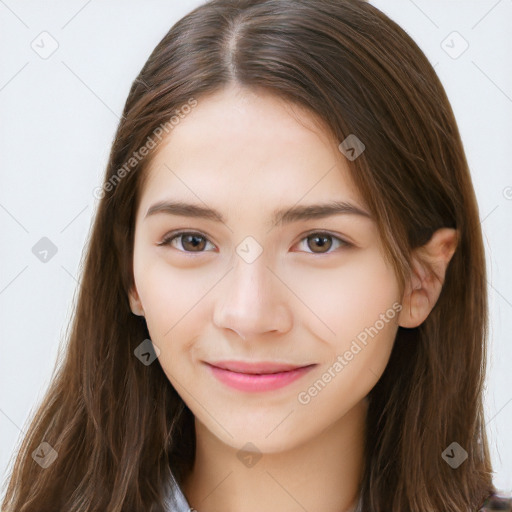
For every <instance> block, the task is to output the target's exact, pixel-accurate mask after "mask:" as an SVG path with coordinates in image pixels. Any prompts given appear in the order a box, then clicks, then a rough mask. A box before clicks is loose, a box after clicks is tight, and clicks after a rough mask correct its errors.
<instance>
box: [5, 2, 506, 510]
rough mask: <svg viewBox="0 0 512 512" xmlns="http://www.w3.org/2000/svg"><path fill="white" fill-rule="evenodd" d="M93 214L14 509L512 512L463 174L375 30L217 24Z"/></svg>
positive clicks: (186, 40)
mask: <svg viewBox="0 0 512 512" xmlns="http://www.w3.org/2000/svg"><path fill="white" fill-rule="evenodd" d="M96 192H97V193H96V195H97V197H100V198H101V201H100V203H99V207H98V211H97V215H96V218H95V223H94V228H93V230H92V233H91V237H90V241H89V245H88V248H87V249H88V252H87V257H86V260H85V265H84V269H83V274H82V279H81V284H80V295H79V300H78V302H77V306H76V311H75V315H74V320H73V324H72V329H71V332H70V337H69V344H68V347H67V352H66V356H65V358H64V360H63V362H62V364H61V365H60V366H59V371H58V373H57V374H56V376H55V378H54V380H53V382H52V385H51V387H50V389H49V390H48V393H47V395H46V397H45V400H44V402H43V403H42V404H41V406H40V409H39V411H38V412H37V414H36V415H35V417H34V419H33V423H32V425H31V428H30V430H29V431H28V433H27V436H26V438H25V439H24V442H23V445H22V447H21V449H20V452H19V454H18V457H17V459H16V463H15V466H14V470H13V474H12V476H11V479H10V481H9V485H8V488H7V492H6V496H5V499H4V502H3V509H2V510H4V511H6V512H8V511H12V512H30V511H37V512H45V511H66V512H79V511H80V512H86V511H87V512H92V511H98V512H99V511H101V512H104V511H109V512H121V511H130V512H135V511H141V512H142V511H145V512H148V511H151V512H157V511H169V512H170V511H180V512H186V511H188V510H189V509H190V510H197V511H199V512H218V511H223V512H226V511H234V510H237V511H241V512H254V511H261V510H272V511H277V510H278V511H280V512H292V511H293V512H295V511H304V510H307V511H319V510H322V511H327V512H342V511H343V512H349V511H350V512H354V511H358V512H383V511H391V510H393V511H400V512H405V511H407V512H410V511H414V512H427V511H429V512H430V511H431V512H434V511H435V512H449V511H450V512H452V511H453V512H455V511H457V512H459V511H460V512H462V511H464V512H466V511H468V510H471V511H473V510H475V511H476V510H506V508H504V507H507V506H508V507H510V500H505V499H503V500H501V499H500V498H499V497H498V496H497V495H496V492H497V490H496V488H495V487H494V485H493V483H492V467H491V462H490V457H489V451H488V444H487V437H486V432H485V428H484V426H485V421H484V415H483V407H482V387H483V382H484V379H485V375H484V368H485V364H484V363H485V357H486V326H487V295H486V279H485V275H486V271H485V257H484V249H483V244H482V234H481V228H480V223H479V215H478V208H477V204H476V200H475V194H474V190H473V187H472V183H471V177H470V173H469V170H468V164H467V161H466V158H465V155H464V151H463V146H462V143H461V139H460V135H459V132H458V129H457V125H456V121H455V119H454V116H453V113H452V110H451V108H450V104H449V102H448V99H447V97H446V94H445V91H444V89H443V87H442V85H441V83H440V81H439V80H438V77H437V76H436V74H435V72H434V70H433V69H432V66H431V65H430V64H429V62H428V60H427V59H426V57H425V55H424V54H423V53H422V52H421V51H420V49H419V48H418V46H417V45H416V44H415V43H414V42H413V41H412V40H411V38H410V37H409V36H408V35H407V34H406V33H405V32H404V31H403V30H402V29H401V28H400V27H398V26H397V25H396V24H395V23H394V22H392V21H391V20H390V19H388V18H387V17H386V16H385V15H384V14H383V13H381V12H380V11H379V10H378V9H376V8H375V7H373V6H371V5H369V4H367V3H365V2H362V1H359V0H212V1H210V2H207V3H205V4H203V5H201V6H200V7H198V8H197V9H195V10H194V11H193V12H191V13H190V14H189V15H187V16H185V17H184V18H183V19H181V20H180V21H179V22H178V23H176V25H175V26H174V27H172V29H171V30H170V31H169V33H168V34H167V35H166V36H165V37H164V38H163V40H162V41H161V42H160V43H159V44H158V46H157V47H156V48H155V50H154V51H153V53H152V55H151V56H150V57H149V59H148V61H147V63H146V64H145V65H144V67H143V69H142V71H141V73H140V75H139V76H138V77H137V80H135V81H134V83H133V86H132V88H131V91H130V93H129V96H128V99H127V101H126V105H125V109H124V115H123V118H122V120H121V122H120V125H119V127H118V130H117V133H116V137H115V140H114V142H113V147H112V152H111V155H110V160H109V163H108V168H107V172H106V176H105V181H104V183H103V186H102V188H101V189H99V190H98V191H96ZM498 502H499V503H498ZM192 507H193V508H192ZM496 507H501V508H496Z"/></svg>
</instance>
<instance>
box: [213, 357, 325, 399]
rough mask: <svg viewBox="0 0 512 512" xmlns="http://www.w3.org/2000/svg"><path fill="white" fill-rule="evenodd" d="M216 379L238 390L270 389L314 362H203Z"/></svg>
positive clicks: (307, 369)
mask: <svg viewBox="0 0 512 512" xmlns="http://www.w3.org/2000/svg"><path fill="white" fill-rule="evenodd" d="M205 364H206V366H207V367H208V368H209V370H210V371H211V373H212V374H213V376H214V377H216V379H217V380H219V381H220V382H222V383H223V384H225V385H227V386H229V387H231V388H234V389H237V390H239V391H253V392H258V391H271V390H275V389H279V388H282V387H284V386H287V385H288V384H291V383H292V382H294V381H295V380H297V379H299V378H300V377H302V376H303V375H305V374H306V373H307V372H309V371H310V370H311V369H312V368H313V367H315V366H316V364H307V365H293V364H282V363H274V362H260V363H252V362H251V363H248V362H242V361H220V362H215V363H205Z"/></svg>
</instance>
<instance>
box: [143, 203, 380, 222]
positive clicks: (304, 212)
mask: <svg viewBox="0 0 512 512" xmlns="http://www.w3.org/2000/svg"><path fill="white" fill-rule="evenodd" d="M157 213H165V214H168V215H178V216H182V217H194V218H200V219H206V220H212V221H215V222H222V223H223V224H226V219H225V218H224V216H223V215H222V213H220V212H219V211H217V210H215V209H214V208H209V207H206V206H202V205H200V204H193V203H185V202H183V201H160V202H158V203H155V204H154V205H152V206H151V207H150V208H149V209H148V211H147V213H146V216H145V219H147V218H148V217H150V216H152V215H155V214H157ZM341 214H349V215H359V216H362V217H366V218H368V219H372V216H371V215H370V213H368V212H367V211H366V210H363V209H361V208H359V207H357V206H355V205H354V204H352V203H349V202H347V201H332V202H329V203H325V204H311V205H302V206H291V207H288V208H283V209H279V210H275V211H274V212H273V216H272V221H271V222H272V224H290V223H292V222H298V221H304V220H314V219H321V218H325V217H330V216H332V215H341Z"/></svg>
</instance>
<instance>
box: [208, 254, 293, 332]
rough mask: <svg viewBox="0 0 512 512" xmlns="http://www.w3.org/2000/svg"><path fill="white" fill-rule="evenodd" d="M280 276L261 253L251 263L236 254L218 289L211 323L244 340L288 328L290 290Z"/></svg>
mask: <svg viewBox="0 0 512 512" xmlns="http://www.w3.org/2000/svg"><path fill="white" fill-rule="evenodd" d="M281 279H282V278H281ZM281 279H280V278H279V277H278V276H277V275H276V274H275V272H274V271H272V270H271V269H270V268H268V267H267V264H266V260H265V259H264V258H263V257H260V258H257V259H256V260H255V261H253V262H252V263H247V262H246V261H244V260H243V259H242V258H235V262H234V267H233V269H232V270H231V271H230V275H229V276H227V278H226V279H225V280H224V281H225V282H224V286H223V287H222V289H219V290H218V298H217V299H216V302H215V310H214V324H215V325H216V326H217V327H218V328H221V329H231V330H232V331H235V332H236V333H237V334H238V335H239V336H240V337H241V338H242V339H243V340H248V339H250V338H251V337H256V336H257V337H261V336H262V335H263V334H265V333H280V334H283V333H286V332H288V331H289V330H290V329H291V328H292V322H293V320H292V319H293V317H292V312H291V309H290V299H291V295H292V294H291V293H290V291H289V289H288V288H287V287H286V285H285V284H284V283H283V280H281Z"/></svg>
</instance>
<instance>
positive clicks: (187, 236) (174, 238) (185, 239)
mask: <svg viewBox="0 0 512 512" xmlns="http://www.w3.org/2000/svg"><path fill="white" fill-rule="evenodd" d="M207 243H210V244H211V242H210V241H209V240H208V239H207V238H206V237H205V236H203V235H202V234H201V233H191V232H188V231H182V232H180V233H170V234H169V235H167V236H166V237H165V238H164V239H163V240H162V242H161V243H159V244H158V245H171V246H173V247H174V248H176V249H178V250H179V251H181V252H196V253H202V252H205V251H204V248H205V246H206V244H207ZM177 245H178V247H177ZM212 245H213V244H212ZM179 246H181V248H180V247H179Z"/></svg>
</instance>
